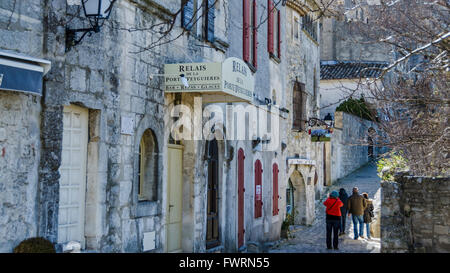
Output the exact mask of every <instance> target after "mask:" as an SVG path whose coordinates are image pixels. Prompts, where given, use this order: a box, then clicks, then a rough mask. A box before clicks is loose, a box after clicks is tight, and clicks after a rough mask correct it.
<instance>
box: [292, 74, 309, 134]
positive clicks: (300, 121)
mask: <svg viewBox="0 0 450 273" xmlns="http://www.w3.org/2000/svg"><path fill="white" fill-rule="evenodd" d="M292 93H293V94H292V108H293V124H292V130H297V131H302V130H304V129H305V121H306V117H305V114H306V96H305V94H306V93H305V84H304V83H300V82H295V83H294V89H293V92H292Z"/></svg>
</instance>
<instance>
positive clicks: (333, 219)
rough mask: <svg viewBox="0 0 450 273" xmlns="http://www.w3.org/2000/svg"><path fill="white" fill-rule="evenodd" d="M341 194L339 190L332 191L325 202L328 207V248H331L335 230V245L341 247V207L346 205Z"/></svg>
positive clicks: (337, 247)
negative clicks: (339, 233)
mask: <svg viewBox="0 0 450 273" xmlns="http://www.w3.org/2000/svg"><path fill="white" fill-rule="evenodd" d="M338 196H339V194H338V192H337V191H333V192H331V194H330V196H329V197H328V199H327V200H325V202H323V204H324V205H325V207H327V209H326V223H327V248H328V249H331V232H333V247H334V249H336V250H338V249H339V238H338V230H339V225H340V222H341V207H342V206H343V205H344V204H343V203H342V201H341V200H339V197H338Z"/></svg>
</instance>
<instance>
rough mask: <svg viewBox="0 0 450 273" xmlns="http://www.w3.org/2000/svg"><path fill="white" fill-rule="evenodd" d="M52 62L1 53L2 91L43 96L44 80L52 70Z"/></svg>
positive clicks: (0, 82) (0, 87)
mask: <svg viewBox="0 0 450 273" xmlns="http://www.w3.org/2000/svg"><path fill="white" fill-rule="evenodd" d="M50 67H51V63H50V61H47V60H43V59H37V58H33V57H29V56H24V55H18V54H14V53H10V52H5V51H0V91H1V90H7V91H17V92H25V93H30V94H34V95H38V96H41V95H42V80H43V79H42V78H43V77H44V75H45V74H46V73H47V72H48V71H49V70H50Z"/></svg>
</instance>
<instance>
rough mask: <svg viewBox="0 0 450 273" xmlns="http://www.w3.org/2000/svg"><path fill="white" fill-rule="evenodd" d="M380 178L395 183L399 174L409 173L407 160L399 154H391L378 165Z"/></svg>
mask: <svg viewBox="0 0 450 273" xmlns="http://www.w3.org/2000/svg"><path fill="white" fill-rule="evenodd" d="M377 170H378V176H379V177H381V180H383V181H394V175H395V173H397V172H402V171H407V170H408V165H407V161H406V159H405V158H404V157H403V156H402V155H401V154H398V153H391V154H390V155H389V156H388V157H385V158H382V159H380V160H379V161H378V164H377Z"/></svg>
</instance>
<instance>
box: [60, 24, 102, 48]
mask: <svg viewBox="0 0 450 273" xmlns="http://www.w3.org/2000/svg"><path fill="white" fill-rule="evenodd" d="M78 32H83V34H82V35H81V37H80V38H79V39H77V38H76V36H77V35H76V34H77V33H78ZM93 32H94V33H98V32H100V27H99V26H94V27H91V28H77V29H69V28H66V52H68V51H70V49H71V48H72V47H74V46H76V45H78V44H79V43H81V40H83V38H84V37H85V36H86V34H89V37H90V36H91V35H92V33H93Z"/></svg>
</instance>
